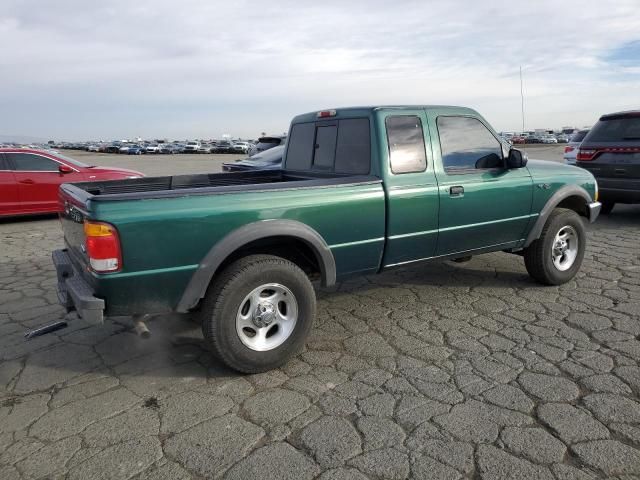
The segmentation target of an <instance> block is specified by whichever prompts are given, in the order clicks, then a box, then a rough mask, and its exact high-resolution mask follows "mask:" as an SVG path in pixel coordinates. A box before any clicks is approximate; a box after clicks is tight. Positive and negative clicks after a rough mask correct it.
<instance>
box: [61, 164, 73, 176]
mask: <svg viewBox="0 0 640 480" xmlns="http://www.w3.org/2000/svg"><path fill="white" fill-rule="evenodd" d="M58 171H59V172H60V173H63V174H64V173H73V171H74V170H73V168H71V167H70V166H69V165H64V164H62V163H61V164H60V165H58Z"/></svg>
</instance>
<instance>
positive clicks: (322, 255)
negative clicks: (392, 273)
mask: <svg viewBox="0 0 640 480" xmlns="http://www.w3.org/2000/svg"><path fill="white" fill-rule="evenodd" d="M269 237H290V238H294V239H296V240H301V241H303V242H304V243H305V244H306V245H307V246H309V247H310V248H311V250H312V251H313V253H314V254H315V256H316V260H317V261H318V264H319V265H320V273H321V278H322V285H323V286H327V287H330V286H332V285H334V284H335V283H336V262H335V259H334V258H333V254H332V253H331V250H330V249H329V246H328V245H327V243H326V242H325V241H324V239H323V238H322V236H320V234H319V233H318V232H316V231H315V230H314V229H313V228H311V227H310V226H308V225H305V224H304V223H301V222H298V221H295V220H262V221H259V222H254V223H250V224H248V225H244V226H242V227H240V228H237V229H236V230H233V231H232V232H230V233H229V234H227V235H226V236H225V237H224V238H223V239H222V240H220V241H219V242H217V243H216V244H215V245H214V246H213V247H212V248H211V250H209V252H208V253H207V254H206V255H205V257H204V258H203V259H202V261H201V262H200V264H199V265H198V268H197V269H196V271H195V272H194V273H193V275H192V276H191V280H189V284H188V285H187V288H186V289H185V291H184V292H183V294H182V298H181V299H180V302H178V306H177V307H176V311H178V312H188V311H189V310H191V309H192V308H194V307H195V306H196V305H197V304H198V302H199V301H200V299H201V298H203V297H204V296H205V294H206V292H207V288H208V287H209V283H211V279H212V278H213V276H214V275H215V273H216V272H217V270H218V268H219V267H220V265H221V264H222V262H224V261H225V260H226V259H227V258H228V257H229V255H231V254H232V253H234V252H235V251H236V250H238V249H239V248H242V247H243V246H244V245H247V244H249V243H251V242H253V241H255V240H260V239H264V238H269Z"/></svg>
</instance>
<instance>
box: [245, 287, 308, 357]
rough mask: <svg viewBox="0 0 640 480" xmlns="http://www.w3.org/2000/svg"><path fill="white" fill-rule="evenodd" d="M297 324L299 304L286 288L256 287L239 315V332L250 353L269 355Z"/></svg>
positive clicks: (247, 297)
mask: <svg viewBox="0 0 640 480" xmlns="http://www.w3.org/2000/svg"><path fill="white" fill-rule="evenodd" d="M297 321H298V302H297V301H296V297H295V296H294V295H293V293H291V290H289V289H288V288H287V287H285V286H284V285H280V284H279V283H265V284H264V285H260V286H259V287H257V288H254V289H253V290H252V291H251V292H250V293H249V294H248V295H247V296H246V297H244V300H243V301H242V303H240V307H239V308H238V313H237V315H236V332H237V333H238V337H239V338H240V341H241V342H242V343H243V344H244V345H245V346H246V347H248V348H250V349H251V350H255V351H257V352H266V351H268V350H273V349H274V348H277V347H279V346H280V345H282V344H283V343H284V342H285V341H286V340H287V339H288V338H289V337H290V336H291V334H292V333H293V330H294V329H295V326H296V322H297Z"/></svg>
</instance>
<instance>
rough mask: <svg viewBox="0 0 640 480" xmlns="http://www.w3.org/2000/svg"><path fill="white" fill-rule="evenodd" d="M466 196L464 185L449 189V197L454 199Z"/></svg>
mask: <svg viewBox="0 0 640 480" xmlns="http://www.w3.org/2000/svg"><path fill="white" fill-rule="evenodd" d="M462 194H464V187H463V186H462V185H456V186H455V187H449V195H450V196H452V197H459V196H461V195H462Z"/></svg>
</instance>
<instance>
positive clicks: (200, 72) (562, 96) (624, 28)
mask: <svg viewBox="0 0 640 480" xmlns="http://www.w3.org/2000/svg"><path fill="white" fill-rule="evenodd" d="M639 38H640V32H639V31H638V29H637V2H636V0H618V1H615V2H607V3H605V2H597V1H593V0H582V1H577V0H571V1H565V2H563V3H562V5H558V4H557V2H551V1H546V0H545V1H537V2H525V1H509V2H507V1H498V2H491V5H485V2H475V1H472V0H466V1H456V2H435V1H424V0H422V1H412V0H407V1H400V2H388V1H381V0H374V1H349V2H344V1H337V0H327V1H325V2H321V3H320V2H317V3H307V2H296V1H290V0H283V1H278V2H272V3H270V4H263V3H262V2H257V1H248V0H244V1H243V0H238V1H234V2H222V1H220V2H201V1H196V0H183V1H182V2H179V3H176V2H169V1H166V0H154V1H151V0H139V1H136V2H134V3H132V2H129V1H125V0H104V1H102V2H99V3H95V2H89V3H87V2H83V1H79V0H60V1H56V2H46V3H45V2H41V1H36V0H5V2H4V6H3V17H2V19H0V45H3V46H4V48H3V51H2V65H3V68H2V75H0V102H1V103H2V104H3V105H4V106H5V108H3V113H4V115H3V116H2V118H1V119H0V132H1V133H20V134H25V135H40V136H55V137H64V138H89V137H93V138H96V137H124V136H132V135H143V136H170V137H179V138H184V137H192V136H202V137H215V136H219V135H221V134H222V133H229V132H230V133H232V134H235V135H242V136H255V135H256V133H257V132H260V131H264V130H266V131H271V132H281V131H282V130H284V129H286V128H287V124H288V121H289V119H290V118H291V116H293V115H294V114H295V113H300V112H301V111H309V110H314V109H318V108H323V107H330V106H343V105H354V104H390V103H414V104H415V103H419V104H420V103H427V104H428V103H453V104H464V105H470V106H473V107H475V108H477V109H479V110H480V111H481V112H482V113H483V114H484V115H485V116H486V117H487V118H488V119H489V120H490V121H491V122H492V123H493V124H494V125H495V126H496V128H498V129H515V128H517V126H518V125H519V124H520V113H519V112H520V108H519V105H520V98H519V94H520V86H519V76H518V69H519V66H520V65H522V66H523V69H524V75H525V91H526V95H527V98H526V111H527V123H528V124H529V126H531V127H534V126H540V127H542V126H550V127H558V126H561V125H566V124H575V125H579V126H581V125H584V124H588V123H592V122H593V121H594V120H595V119H596V118H597V116H598V115H599V114H600V113H603V112H606V111H613V110H617V109H622V108H632V107H634V106H635V107H637V92H638V91H640V74H639V72H638V69H637V65H638V64H637V62H635V63H633V62H629V61H628V59H627V57H629V56H630V55H634V54H637V47H633V45H635V44H634V43H633V42H638V39H639ZM630 45H631V47H630ZM629 52H631V53H629ZM634 52H635V53H634ZM634 102H636V103H635V104H634Z"/></svg>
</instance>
